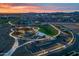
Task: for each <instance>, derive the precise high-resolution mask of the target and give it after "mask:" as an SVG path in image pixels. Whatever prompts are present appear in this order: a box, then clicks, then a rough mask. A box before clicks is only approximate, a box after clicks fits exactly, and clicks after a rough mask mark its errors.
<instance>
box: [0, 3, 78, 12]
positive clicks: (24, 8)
mask: <svg viewBox="0 0 79 59" xmlns="http://www.w3.org/2000/svg"><path fill="white" fill-rule="evenodd" d="M77 8H78V7H76V6H75V7H73V6H65V7H64V6H58V5H57V6H55V5H54V6H53V5H51V4H50V5H46V6H45V4H42V5H41V4H39V5H38V4H30V3H24V4H23V3H0V13H28V12H36V13H43V12H64V11H70V10H75V9H77Z"/></svg>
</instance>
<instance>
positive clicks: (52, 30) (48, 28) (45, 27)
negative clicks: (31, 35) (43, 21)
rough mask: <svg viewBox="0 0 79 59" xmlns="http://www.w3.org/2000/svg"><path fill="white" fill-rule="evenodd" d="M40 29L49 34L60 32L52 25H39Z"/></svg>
mask: <svg viewBox="0 0 79 59" xmlns="http://www.w3.org/2000/svg"><path fill="white" fill-rule="evenodd" d="M39 31H40V32H43V33H44V34H46V35H49V36H54V35H56V34H58V31H57V30H56V29H55V28H53V27H52V26H50V25H39Z"/></svg>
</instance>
